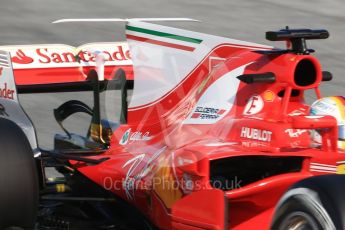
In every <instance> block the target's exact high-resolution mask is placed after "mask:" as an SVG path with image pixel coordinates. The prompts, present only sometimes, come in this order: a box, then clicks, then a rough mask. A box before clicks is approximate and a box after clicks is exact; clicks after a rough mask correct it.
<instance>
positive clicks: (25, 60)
mask: <svg viewBox="0 0 345 230" xmlns="http://www.w3.org/2000/svg"><path fill="white" fill-rule="evenodd" d="M12 61H13V62H15V63H18V64H30V63H32V62H33V61H34V59H32V58H31V57H28V56H27V55H26V54H25V53H24V52H23V51H22V50H21V49H19V50H18V51H17V52H16V56H14V57H13V58H12Z"/></svg>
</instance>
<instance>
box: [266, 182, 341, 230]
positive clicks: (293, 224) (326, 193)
mask: <svg viewBox="0 0 345 230" xmlns="http://www.w3.org/2000/svg"><path fill="white" fill-rule="evenodd" d="M344 191H345V176H343V175H326V176H318V177H311V178H308V179H306V180H303V181H301V182H298V183H297V184H296V185H294V186H293V187H292V188H290V189H289V190H288V192H287V193H286V194H285V195H284V196H283V197H282V198H281V200H280V202H279V203H278V205H277V208H276V212H275V215H274V218H273V223H272V225H271V230H290V229H291V230H292V229H293V230H342V229H345V225H344V220H345V219H343V217H345V194H344Z"/></svg>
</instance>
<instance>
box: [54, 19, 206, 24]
mask: <svg viewBox="0 0 345 230" xmlns="http://www.w3.org/2000/svg"><path fill="white" fill-rule="evenodd" d="M131 21H132V22H133V21H145V22H159V21H175V22H178V21H189V22H199V20H196V19H192V18H65V19H59V20H56V21H53V22H52V23H53V24H58V23H68V22H131Z"/></svg>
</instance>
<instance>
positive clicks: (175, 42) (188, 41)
mask: <svg viewBox="0 0 345 230" xmlns="http://www.w3.org/2000/svg"><path fill="white" fill-rule="evenodd" d="M126 29H127V30H126V37H127V39H130V40H135V41H139V42H145V43H149V44H154V45H159V46H165V47H169V48H174V49H179V50H184V51H190V52H192V51H194V50H195V48H196V46H197V45H199V44H200V43H201V42H202V40H201V39H198V38H193V37H187V36H181V35H177V34H172V33H166V32H162V31H157V30H152V29H145V28H141V27H135V26H129V25H127V26H126Z"/></svg>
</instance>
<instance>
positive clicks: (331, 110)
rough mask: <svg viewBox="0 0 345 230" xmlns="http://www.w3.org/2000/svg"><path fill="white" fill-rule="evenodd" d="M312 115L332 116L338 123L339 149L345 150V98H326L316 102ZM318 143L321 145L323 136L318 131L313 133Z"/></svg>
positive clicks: (313, 137)
mask: <svg viewBox="0 0 345 230" xmlns="http://www.w3.org/2000/svg"><path fill="white" fill-rule="evenodd" d="M310 115H330V116H333V117H334V118H335V119H337V123H338V134H339V137H338V138H339V139H338V148H340V149H343V150H345V98H344V97H342V96H334V97H324V98H321V99H319V100H317V101H315V102H314V103H313V104H312V105H311V108H310ZM311 136H312V139H313V141H314V142H316V143H321V136H320V134H319V132H318V131H317V130H313V131H312V133H311Z"/></svg>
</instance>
